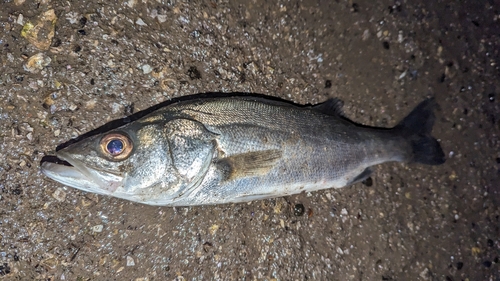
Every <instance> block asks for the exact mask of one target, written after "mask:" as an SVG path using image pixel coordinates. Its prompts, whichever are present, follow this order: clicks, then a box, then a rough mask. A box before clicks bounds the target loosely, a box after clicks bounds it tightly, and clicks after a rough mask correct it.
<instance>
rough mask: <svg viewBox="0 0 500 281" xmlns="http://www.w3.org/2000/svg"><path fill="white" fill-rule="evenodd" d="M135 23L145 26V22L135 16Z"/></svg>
mask: <svg viewBox="0 0 500 281" xmlns="http://www.w3.org/2000/svg"><path fill="white" fill-rule="evenodd" d="M135 23H136V24H137V25H140V26H147V24H146V23H145V22H144V21H143V20H142V19H141V18H137V20H136V21H135Z"/></svg>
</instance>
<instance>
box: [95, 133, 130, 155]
mask: <svg viewBox="0 0 500 281" xmlns="http://www.w3.org/2000/svg"><path fill="white" fill-rule="evenodd" d="M100 146H101V151H102V153H103V154H104V155H106V156H107V157H108V158H110V159H112V160H123V159H125V158H127V157H128V156H129V155H130V153H131V152H132V148H133V145H132V141H131V140H130V138H129V137H128V136H126V135H125V134H122V133H112V134H108V135H106V136H104V137H103V138H102V139H101V144H100Z"/></svg>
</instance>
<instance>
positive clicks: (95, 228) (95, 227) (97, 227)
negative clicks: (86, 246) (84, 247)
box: [92, 224, 104, 232]
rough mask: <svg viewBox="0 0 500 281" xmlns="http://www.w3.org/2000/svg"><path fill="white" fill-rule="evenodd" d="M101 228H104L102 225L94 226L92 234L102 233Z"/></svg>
mask: <svg viewBox="0 0 500 281" xmlns="http://www.w3.org/2000/svg"><path fill="white" fill-rule="evenodd" d="M103 228H104V226H103V225H102V224H98V225H94V226H93V227H92V231H93V232H102V229H103Z"/></svg>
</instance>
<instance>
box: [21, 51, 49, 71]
mask: <svg viewBox="0 0 500 281" xmlns="http://www.w3.org/2000/svg"><path fill="white" fill-rule="evenodd" d="M51 61H52V59H51V58H50V57H48V56H47V55H45V54H44V53H38V54H36V55H33V56H31V57H30V58H29V59H28V61H27V62H26V63H25V64H24V65H23V67H24V70H26V71H28V72H31V73H37V72H38V71H40V70H42V69H43V68H44V67H46V66H48V65H49V64H50V62H51Z"/></svg>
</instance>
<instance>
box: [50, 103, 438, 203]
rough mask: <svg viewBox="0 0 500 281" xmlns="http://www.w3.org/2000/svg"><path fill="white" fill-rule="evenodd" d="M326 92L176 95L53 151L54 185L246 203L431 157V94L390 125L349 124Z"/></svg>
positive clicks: (161, 198) (141, 196)
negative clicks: (311, 97)
mask: <svg viewBox="0 0 500 281" xmlns="http://www.w3.org/2000/svg"><path fill="white" fill-rule="evenodd" d="M341 107H342V102H341V101H340V100H338V99H330V100H328V101H326V102H324V103H322V104H318V105H315V106H299V105H294V104H290V103H287V102H283V101H275V100H270V99H266V98H262V97H248V96H246V97H241V96H237V97H213V98H199V99H195V100H189V101H181V102H177V103H173V104H170V105H168V106H165V107H163V108H160V109H158V110H156V111H154V112H152V113H150V114H148V115H146V116H144V117H142V118H140V119H138V120H136V121H133V122H131V123H128V124H126V125H124V126H122V127H119V128H117V129H113V130H111V131H109V132H106V133H102V134H99V135H94V136H91V137H88V138H86V139H83V140H82V141H79V142H77V143H74V144H72V145H70V146H68V147H66V148H63V149H61V150H59V151H57V152H56V156H57V158H59V159H62V160H64V161H66V162H67V163H69V164H70V165H67V164H66V165H63V164H60V163H59V162H49V161H46V162H43V163H42V164H41V170H42V172H43V173H44V174H45V175H46V176H48V177H49V178H52V179H54V180H56V181H58V182H60V183H62V184H65V185H68V186H71V187H74V188H77V189H80V190H83V191H87V192H94V193H97V194H102V195H109V196H114V197H118V198H122V199H126V200H130V201H134V202H139V203H144V204H149V205H162V206H194V205H206V204H223V203H237V202H247V201H252V200H259V199H265V198H272V197H279V196H286V195H291V194H297V193H300V192H311V191H316V190H321V189H326V188H332V187H333V188H340V187H345V186H348V185H351V184H354V183H357V182H361V181H363V180H365V179H366V178H368V177H369V176H370V174H371V169H370V167H372V166H374V165H377V164H381V163H385V162H390V161H397V162H406V163H411V162H415V163H421V164H427V165H439V164H442V163H444V161H445V159H444V153H443V150H442V149H441V146H440V144H439V142H438V141H437V140H436V139H435V138H433V137H432V136H431V130H432V127H433V123H434V119H435V117H434V113H433V110H434V108H435V107H436V102H435V101H434V99H427V100H425V101H423V102H422V103H420V104H419V105H418V106H417V107H416V108H415V109H414V110H413V111H412V112H411V113H410V114H409V115H408V116H407V117H406V118H404V119H403V120H402V121H401V122H400V123H399V124H398V125H396V126H395V127H393V128H375V127H368V126H363V125H359V124H356V123H354V122H352V121H350V120H348V119H347V118H346V117H345V116H344V115H343V112H342V109H341Z"/></svg>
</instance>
